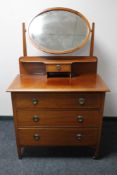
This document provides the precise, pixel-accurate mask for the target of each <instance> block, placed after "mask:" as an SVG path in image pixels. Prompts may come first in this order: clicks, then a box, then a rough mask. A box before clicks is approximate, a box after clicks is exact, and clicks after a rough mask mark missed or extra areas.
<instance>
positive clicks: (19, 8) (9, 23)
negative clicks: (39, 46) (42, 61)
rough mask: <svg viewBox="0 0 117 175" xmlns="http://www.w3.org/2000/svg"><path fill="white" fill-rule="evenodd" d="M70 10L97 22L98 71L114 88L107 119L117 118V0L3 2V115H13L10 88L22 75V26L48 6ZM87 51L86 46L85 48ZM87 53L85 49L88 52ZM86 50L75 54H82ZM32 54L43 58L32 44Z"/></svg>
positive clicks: (0, 35)
mask: <svg viewBox="0 0 117 175" xmlns="http://www.w3.org/2000/svg"><path fill="white" fill-rule="evenodd" d="M57 6H58V7H68V8H73V9H75V10H78V11H80V12H81V13H83V14H84V15H85V16H87V18H88V19H89V21H90V22H93V21H94V22H95V23H96V35H95V55H96V56H98V57H99V60H98V72H99V74H101V76H102V77H103V79H104V80H105V81H106V83H107V84H108V86H109V87H110V89H111V93H108V94H107V96H106V103H105V112H104V115H106V116H117V107H116V104H117V78H116V76H117V69H116V68H117V58H116V57H117V43H116V41H117V22H116V21H117V12H116V11H117V1H116V0H113V1H112V0H103V1H102V0H98V1H97V0H33V1H29V0H25V1H24V0H20V1H16V0H10V1H8V0H4V1H2V2H1V5H0V24H1V25H0V115H12V106H11V98H10V94H9V93H7V92H6V89H7V87H8V86H9V84H10V83H11V81H12V80H13V79H14V77H15V76H16V74H18V73H19V67H18V58H19V56H21V55H22V40H21V36H22V34H21V23H22V22H26V24H27V25H28V24H29V22H30V20H31V19H32V18H33V17H34V16H35V15H36V14H37V13H38V12H39V11H41V10H43V9H45V8H48V7H57ZM85 49H87V47H86V48H85ZM85 52H86V50H85ZM82 53H83V50H81V51H80V52H77V53H75V54H82ZM29 54H30V55H33V54H37V55H39V54H40V55H41V54H42V53H41V52H40V53H38V52H37V50H35V49H34V48H33V47H32V46H31V45H30V47H29Z"/></svg>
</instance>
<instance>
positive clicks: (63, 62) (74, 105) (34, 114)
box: [8, 8, 109, 158]
mask: <svg viewBox="0 0 117 175" xmlns="http://www.w3.org/2000/svg"><path fill="white" fill-rule="evenodd" d="M54 11H56V12H60V11H62V12H69V13H73V14H75V15H79V14H80V13H78V12H76V11H73V10H71V9H65V8H64V9H63V8H53V9H49V10H47V11H44V12H43V13H41V15H43V14H45V13H49V12H53V13H54ZM37 17H40V14H39V16H37ZM80 17H81V18H82V19H83V20H84V18H83V17H82V16H81V15H80ZM51 19H52V17H51ZM69 19H70V18H69ZM50 21H51V20H50ZM72 21H73V20H72ZM59 24H60V21H59ZM56 26H57V24H56ZM48 28H49V27H48ZM22 29H23V54H24V56H22V57H20V58H19V67H20V74H19V75H17V76H16V78H15V80H14V81H13V82H12V84H11V85H10V87H9V88H8V91H9V92H11V96H12V104H13V115H14V126H15V132H16V143H17V150H18V156H19V158H22V155H23V150H24V148H25V147H27V146H89V147H92V148H95V151H94V154H93V157H94V158H96V157H97V156H98V152H99V145H100V138H101V130H102V119H103V109H104V98H105V92H107V91H109V89H108V87H107V86H106V85H105V83H104V82H103V80H102V79H101V77H100V76H99V75H98V74H97V57H94V56H93V48H94V23H93V24H92V28H90V33H91V44H90V55H89V56H82V57H81V56H60V55H59V56H55V55H54V56H27V49H26V37H25V32H26V29H25V24H24V23H23V24H22ZM52 29H53V28H51V31H52ZM59 30H60V29H59ZM82 31H83V29H82ZM59 34H60V33H59ZM67 35H68V33H67ZM75 38H77V37H76V36H75ZM44 41H46V39H45V40H44ZM53 42H54V40H53ZM68 42H69V41H68V40H67V43H68ZM83 42H84V40H83ZM34 44H35V43H34ZM49 45H51V44H49ZM61 45H62V42H61ZM81 46H83V43H81ZM78 48H80V47H79V46H77V48H76V47H75V48H71V49H67V50H65V49H63V50H62V51H61V53H68V52H72V51H74V50H76V49H78ZM49 49H50V48H49ZM49 49H47V50H46V51H47V52H49V53H58V54H60V50H59V51H58V52H57V49H53V50H51V49H50V50H49ZM41 50H43V51H45V50H44V47H41Z"/></svg>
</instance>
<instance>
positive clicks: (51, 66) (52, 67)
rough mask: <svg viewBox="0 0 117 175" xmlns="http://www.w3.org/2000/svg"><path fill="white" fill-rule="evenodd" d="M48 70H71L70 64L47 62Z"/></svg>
mask: <svg viewBox="0 0 117 175" xmlns="http://www.w3.org/2000/svg"><path fill="white" fill-rule="evenodd" d="M46 72H71V65H70V64H47V65H46Z"/></svg>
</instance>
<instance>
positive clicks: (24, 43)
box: [22, 23, 27, 56]
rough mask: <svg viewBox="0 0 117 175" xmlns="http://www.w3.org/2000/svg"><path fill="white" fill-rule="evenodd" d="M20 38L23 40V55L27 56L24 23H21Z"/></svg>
mask: <svg viewBox="0 0 117 175" xmlns="http://www.w3.org/2000/svg"><path fill="white" fill-rule="evenodd" d="M22 40H23V56H27V46H26V29H25V23H22Z"/></svg>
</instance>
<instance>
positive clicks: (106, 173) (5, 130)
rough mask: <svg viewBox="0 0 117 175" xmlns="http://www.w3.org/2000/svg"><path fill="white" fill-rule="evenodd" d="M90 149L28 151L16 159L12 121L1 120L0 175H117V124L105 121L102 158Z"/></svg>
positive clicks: (35, 149)
mask: <svg viewBox="0 0 117 175" xmlns="http://www.w3.org/2000/svg"><path fill="white" fill-rule="evenodd" d="M91 154H92V150H90V149H88V148H68V147H65V148H48V147H46V148H43V147H41V148H27V149H26V150H25V155H24V157H23V159H22V160H19V159H18V157H17V150H16V143H15V133H14V127H13V120H0V175H117V121H109V120H107V121H105V122H104V126H103V132H102V142H101V158H100V159H98V160H94V159H92V158H91Z"/></svg>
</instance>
